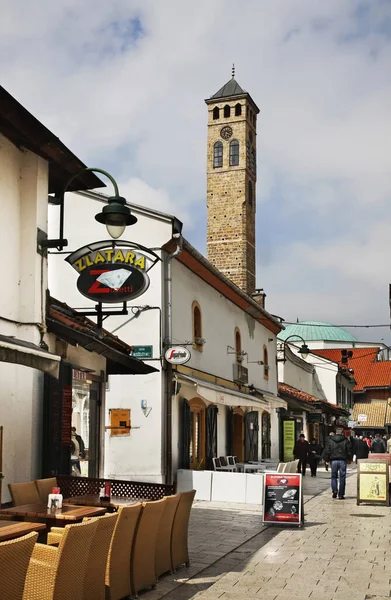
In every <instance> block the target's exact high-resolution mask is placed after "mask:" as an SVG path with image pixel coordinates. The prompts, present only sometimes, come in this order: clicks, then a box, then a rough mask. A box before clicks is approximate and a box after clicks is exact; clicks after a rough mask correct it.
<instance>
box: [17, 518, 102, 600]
mask: <svg viewBox="0 0 391 600" xmlns="http://www.w3.org/2000/svg"><path fill="white" fill-rule="evenodd" d="M97 527H98V523H97V522H96V520H93V519H91V520H90V521H87V522H83V523H78V524H77V525H66V527H65V528H64V533H63V536H62V539H61V542H60V545H59V547H58V548H53V547H52V546H45V545H44V544H35V547H34V550H33V555H32V558H31V560H30V565H29V568H28V570H27V577H26V584H25V588H24V594H23V600H70V598H72V600H83V594H84V581H85V578H86V576H87V566H88V556H89V552H90V547H91V544H92V540H93V537H94V535H95V532H96V529H97Z"/></svg>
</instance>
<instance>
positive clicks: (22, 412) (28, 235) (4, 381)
mask: <svg viewBox="0 0 391 600" xmlns="http://www.w3.org/2000/svg"><path fill="white" fill-rule="evenodd" d="M47 190H48V166H47V163H46V161H44V160H43V159H41V158H40V157H38V156H36V155H35V154H33V153H32V152H29V151H26V150H20V149H18V148H16V146H14V145H13V144H12V143H11V142H10V141H9V140H8V139H7V138H5V137H4V136H2V135H0V198H1V201H0V238H1V240H2V247H3V252H2V253H0V269H1V272H2V273H3V275H5V274H7V281H3V285H2V291H1V294H0V333H1V334H3V335H11V336H15V337H17V338H19V339H24V340H27V341H31V342H34V343H39V341H40V330H39V327H40V326H41V324H42V323H43V322H44V320H45V293H44V290H45V289H46V281H47V264H46V259H45V258H43V257H41V256H40V255H39V254H38V253H37V228H40V229H42V230H43V231H46V230H47ZM4 319H9V320H12V322H10V321H6V320H4ZM23 323H34V324H36V325H23ZM0 381H1V385H0V425H3V427H4V444H3V471H4V474H5V480H4V481H3V496H2V502H8V501H9V500H10V497H9V494H8V489H7V484H8V483H10V482H17V481H30V480H31V479H35V478H36V477H38V476H39V475H40V464H41V445H40V444H41V421H42V386H43V375H42V373H40V372H39V371H37V370H35V369H31V368H28V367H23V366H19V365H14V364H8V363H0Z"/></svg>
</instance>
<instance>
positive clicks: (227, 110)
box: [224, 104, 231, 119]
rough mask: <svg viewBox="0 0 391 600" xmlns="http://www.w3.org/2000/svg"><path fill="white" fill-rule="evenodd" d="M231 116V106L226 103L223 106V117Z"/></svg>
mask: <svg viewBox="0 0 391 600" xmlns="http://www.w3.org/2000/svg"><path fill="white" fill-rule="evenodd" d="M230 116H231V107H230V106H228V104H226V105H225V106H224V117H225V118H226V119H228V118H229V117H230Z"/></svg>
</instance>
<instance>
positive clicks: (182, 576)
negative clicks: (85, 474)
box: [142, 470, 391, 600]
mask: <svg viewBox="0 0 391 600" xmlns="http://www.w3.org/2000/svg"><path fill="white" fill-rule="evenodd" d="M304 481H305V485H304V491H305V496H304V498H305V519H306V525H305V528H304V529H297V528H295V529H289V528H281V527H275V526H269V527H265V526H263V525H262V523H261V520H260V519H261V516H260V509H259V507H257V506H248V505H247V506H246V507H245V508H244V505H238V504H229V505H224V504H221V503H206V502H197V503H196V504H195V506H194V508H193V511H192V518H191V526H190V552H191V567H190V568H189V569H186V568H182V569H179V570H178V571H177V573H176V574H175V575H173V576H168V577H164V578H162V579H161V580H160V582H159V584H158V586H157V589H156V590H153V591H151V592H146V593H144V594H142V598H143V599H144V600H158V599H160V598H165V599H166V600H193V599H197V600H198V599H199V600H215V599H219V598H221V599H222V600H234V599H235V600H240V599H241V598H243V599H246V600H258V599H259V598H262V600H285V599H291V598H298V597H301V598H314V599H316V600H342V599H343V600H346V599H347V598H351V597H352V598H354V600H370V599H371V600H384V599H385V598H389V597H390V589H391V588H390V578H391V548H390V542H389V540H390V533H391V531H390V530H391V515H390V509H389V508H387V507H373V506H365V505H361V506H357V505H356V474H355V472H352V473H350V474H349V477H348V484H347V491H346V499H345V501H339V500H333V499H332V498H331V492H330V491H329V487H330V475H329V473H326V472H325V471H324V470H321V471H320V472H319V473H318V477H317V478H316V479H312V478H311V477H309V476H308V475H307V477H306V478H305V480H304Z"/></svg>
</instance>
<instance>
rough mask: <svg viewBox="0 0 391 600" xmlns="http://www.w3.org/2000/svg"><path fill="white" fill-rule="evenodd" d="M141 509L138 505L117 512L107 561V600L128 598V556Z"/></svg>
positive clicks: (129, 587) (129, 591) (129, 588)
mask: <svg viewBox="0 0 391 600" xmlns="http://www.w3.org/2000/svg"><path fill="white" fill-rule="evenodd" d="M141 509H142V505H141V504H140V503H138V504H132V506H124V507H122V508H120V510H119V513H118V519H117V523H116V525H115V528H114V533H113V537H112V539H111V544H110V550H109V556H108V559H107V567H106V598H107V600H120V598H125V597H128V596H130V593H131V586H130V570H129V567H130V556H131V551H132V546H133V540H134V534H135V531H136V527H137V523H138V520H139V518H140V513H141Z"/></svg>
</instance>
